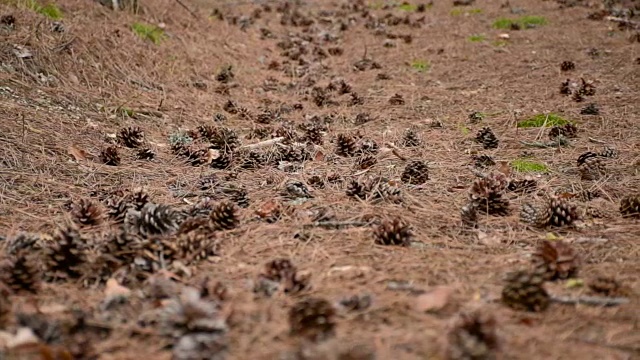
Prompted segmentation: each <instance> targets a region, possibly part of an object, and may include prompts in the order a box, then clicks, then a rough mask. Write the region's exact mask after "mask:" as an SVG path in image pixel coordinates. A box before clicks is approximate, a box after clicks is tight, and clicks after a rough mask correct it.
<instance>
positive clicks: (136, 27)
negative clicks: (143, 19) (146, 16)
mask: <svg viewBox="0 0 640 360" xmlns="http://www.w3.org/2000/svg"><path fill="white" fill-rule="evenodd" d="M131 29H132V30H133V32H134V33H136V35H138V36H139V37H140V38H141V39H144V40H150V41H151V42H153V43H154V44H156V45H157V44H159V43H160V42H161V41H162V40H164V39H165V37H166V35H165V33H164V30H162V29H161V28H159V27H157V26H154V25H149V24H144V23H134V24H133V25H131Z"/></svg>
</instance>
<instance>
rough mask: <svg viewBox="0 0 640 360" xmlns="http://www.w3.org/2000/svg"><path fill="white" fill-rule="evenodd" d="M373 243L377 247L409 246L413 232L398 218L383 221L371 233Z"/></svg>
mask: <svg viewBox="0 0 640 360" xmlns="http://www.w3.org/2000/svg"><path fill="white" fill-rule="evenodd" d="M373 235H374V239H375V243H376V244H379V245H400V246H409V245H411V239H412V238H413V231H412V230H411V227H410V226H409V225H408V224H406V223H404V222H403V221H402V220H401V219H400V218H394V219H392V220H383V221H382V222H381V223H380V225H378V227H377V228H376V229H375V230H374V232H373Z"/></svg>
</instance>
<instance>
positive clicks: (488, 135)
mask: <svg viewBox="0 0 640 360" xmlns="http://www.w3.org/2000/svg"><path fill="white" fill-rule="evenodd" d="M476 141H477V142H479V143H481V144H482V146H483V147H484V148H485V149H495V148H497V147H498V143H499V142H500V141H499V140H498V138H497V137H496V135H495V134H494V133H493V131H492V130H491V128H490V127H484V128H482V129H481V130H480V131H479V132H478V134H477V135H476Z"/></svg>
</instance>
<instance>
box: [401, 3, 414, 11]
mask: <svg viewBox="0 0 640 360" xmlns="http://www.w3.org/2000/svg"><path fill="white" fill-rule="evenodd" d="M417 8H418V6H417V5H413V4H409V3H404V4H401V5H400V6H398V9H400V10H403V11H416V9H417Z"/></svg>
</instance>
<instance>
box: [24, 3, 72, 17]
mask: <svg viewBox="0 0 640 360" xmlns="http://www.w3.org/2000/svg"><path fill="white" fill-rule="evenodd" d="M20 4H21V5H22V6H24V7H26V8H27V9H29V10H32V11H35V12H37V13H38V14H41V15H44V16H46V17H48V18H49V19H52V20H60V19H62V15H63V14H62V10H60V8H59V7H58V6H57V5H56V4H54V3H47V4H46V5H41V4H40V3H39V2H38V1H36V0H26V1H22V2H18V5H20Z"/></svg>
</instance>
